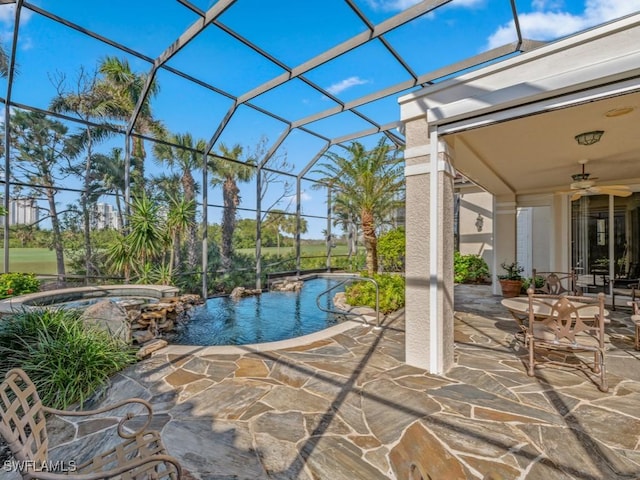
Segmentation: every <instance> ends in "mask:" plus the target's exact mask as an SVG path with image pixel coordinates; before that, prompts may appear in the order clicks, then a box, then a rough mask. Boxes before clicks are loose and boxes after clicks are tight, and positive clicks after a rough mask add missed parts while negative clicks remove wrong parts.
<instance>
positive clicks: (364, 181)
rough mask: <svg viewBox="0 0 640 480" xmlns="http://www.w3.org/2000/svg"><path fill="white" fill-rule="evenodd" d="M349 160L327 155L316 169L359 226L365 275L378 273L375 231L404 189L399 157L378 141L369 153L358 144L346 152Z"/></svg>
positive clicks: (352, 145) (386, 145)
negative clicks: (355, 215) (325, 161)
mask: <svg viewBox="0 0 640 480" xmlns="http://www.w3.org/2000/svg"><path fill="white" fill-rule="evenodd" d="M346 151H347V153H348V156H346V157H343V156H340V155H338V154H337V153H335V152H328V153H326V154H325V157H326V158H328V159H329V160H331V162H328V163H323V164H321V165H319V167H320V168H319V170H317V171H318V172H319V173H321V174H322V175H323V178H322V182H324V183H325V184H327V185H329V186H330V187H331V188H332V189H333V190H334V191H335V192H336V198H335V202H336V203H338V204H341V205H344V206H347V205H348V206H350V208H351V209H353V211H354V213H357V216H358V217H359V218H360V221H361V223H362V233H363V236H364V246H365V249H366V251H367V271H368V273H369V274H370V275H373V274H374V273H376V272H377V271H378V249H377V243H378V242H377V236H376V228H377V227H378V226H379V225H380V223H381V222H382V221H383V220H384V219H385V217H387V216H389V215H390V214H392V213H393V212H394V210H395V209H396V208H397V207H398V206H399V205H401V204H402V202H401V201H400V200H398V194H399V193H400V192H402V190H403V189H404V171H403V165H402V162H403V160H402V157H400V156H398V155H396V152H397V151H396V150H392V147H391V146H390V145H388V144H387V143H386V142H385V139H381V140H380V142H378V144H377V145H376V146H375V147H374V148H373V149H371V150H366V149H365V147H364V146H363V145H362V144H361V143H359V142H353V143H352V144H351V145H350V146H349V147H347V148H346Z"/></svg>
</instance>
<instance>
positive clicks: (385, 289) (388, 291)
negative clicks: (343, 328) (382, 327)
mask: <svg viewBox="0 0 640 480" xmlns="http://www.w3.org/2000/svg"><path fill="white" fill-rule="evenodd" d="M371 278H373V279H374V280H375V281H376V282H377V283H378V289H379V293H380V305H379V306H380V312H382V313H384V314H387V313H391V312H395V311H396V310H398V309H400V308H402V307H404V286H405V281H404V277H403V276H402V275H394V274H388V273H383V274H375V275H373V277H371ZM345 293H346V299H347V303H348V304H349V305H353V306H366V307H371V308H375V307H376V287H375V285H374V284H373V283H371V282H366V281H362V282H356V283H353V284H351V285H349V286H347V288H346V289H345Z"/></svg>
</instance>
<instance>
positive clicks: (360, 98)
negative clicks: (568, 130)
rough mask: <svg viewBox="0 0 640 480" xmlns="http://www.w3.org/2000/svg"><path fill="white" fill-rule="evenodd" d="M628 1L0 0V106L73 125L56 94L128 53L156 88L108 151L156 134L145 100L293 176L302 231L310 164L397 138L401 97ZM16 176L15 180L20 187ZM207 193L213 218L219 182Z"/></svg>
mask: <svg viewBox="0 0 640 480" xmlns="http://www.w3.org/2000/svg"><path fill="white" fill-rule="evenodd" d="M637 9H638V1H635V0H634V1H624V0H616V1H611V0H607V1H605V0H590V1H588V2H587V1H585V0H566V1H563V2H547V1H543V0H526V1H524V0H492V1H487V0H452V1H451V0H449V1H446V0H425V1H416V0H307V1H304V2H302V1H296V0H278V1H269V2H266V1H263V0H220V1H217V2H215V1H211V0H199V1H195V0H193V1H188V0H160V1H156V2H143V1H133V2H132V1H130V0H114V1H111V2H78V1H65V2H59V1H55V0H40V1H38V2H28V1H1V2H0V22H1V24H2V29H3V31H2V33H3V37H2V38H3V39H4V42H3V47H4V51H5V52H6V53H7V59H6V60H7V64H8V67H9V74H8V75H7V76H6V78H0V92H4V95H2V93H0V95H1V96H0V101H2V102H4V103H5V104H9V105H11V107H12V109H13V110H15V109H20V108H22V109H29V110H36V111H43V112H46V113H48V114H50V115H52V116H56V117H57V118H58V119H59V120H61V121H63V122H65V124H66V125H68V126H69V128H70V130H72V129H76V130H78V129H80V125H81V123H80V122H79V121H78V120H79V119H78V118H77V117H75V118H74V115H73V114H72V113H66V114H65V115H60V114H54V113H53V112H51V111H50V110H51V101H52V99H53V98H54V97H55V96H56V95H57V94H58V93H60V90H61V89H62V88H63V87H64V88H65V89H66V91H73V90H74V88H76V87H77V83H78V78H79V76H80V75H81V74H84V75H86V76H88V77H91V75H94V74H96V73H95V72H97V69H98V68H99V66H100V64H101V63H102V62H103V61H104V59H105V58H107V57H116V58H119V59H121V60H124V61H126V62H127V63H128V64H129V65H130V67H131V70H132V71H133V72H135V73H137V74H146V75H148V76H149V78H150V79H153V81H154V82H155V85H156V86H157V87H158V90H157V91H156V92H153V91H151V92H150V91H149V90H148V89H147V88H145V89H143V95H142V97H141V98H140V101H139V102H138V109H136V112H135V113H134V115H133V116H132V117H131V118H130V119H129V121H128V122H126V123H125V122H120V124H119V125H118V122H117V121H116V122H115V123H116V125H117V126H116V129H117V130H118V135H116V136H115V137H112V138H110V139H109V140H108V141H106V143H104V144H103V145H101V146H100V148H101V149H103V150H104V151H106V149H107V148H108V147H111V146H116V147H119V148H123V150H124V146H125V145H127V144H128V142H127V141H126V136H127V135H133V136H139V137H142V138H146V139H148V140H149V142H150V143H151V142H153V141H156V142H157V140H154V139H153V135H152V133H150V132H149V131H148V130H144V129H142V128H139V127H140V121H139V120H140V117H139V115H138V114H139V108H140V105H142V100H143V99H144V98H150V99H152V100H150V105H151V109H152V114H153V118H154V119H155V120H158V121H159V122H161V123H162V125H163V126H164V127H165V128H166V130H167V131H168V132H171V133H174V134H183V133H189V134H190V135H191V136H192V137H193V138H194V139H195V140H198V139H202V140H203V142H204V144H205V145H206V148H205V150H206V151H207V152H210V153H213V154H215V155H217V156H221V151H220V147H221V145H223V144H224V145H227V146H233V145H236V144H240V145H243V146H244V147H245V148H246V149H247V150H248V149H251V148H253V146H258V145H259V146H260V148H257V147H256V148H254V152H253V153H257V155H255V156H256V157H257V160H258V162H259V163H260V165H262V166H263V167H264V168H265V170H269V169H272V171H274V172H276V173H274V176H275V177H276V178H277V180H276V181H277V182H278V181H279V182H280V183H281V184H282V185H284V184H288V185H289V187H291V185H292V183H294V181H295V177H296V176H297V177H298V188H299V189H300V191H298V192H297V195H296V194H293V193H292V192H291V191H289V193H288V194H287V195H289V198H293V197H294V196H295V197H296V198H297V202H298V204H299V203H300V202H301V201H302V202H305V201H306V203H305V204H304V205H302V206H301V207H300V208H299V211H300V212H301V213H302V214H303V215H307V216H308V218H309V219H312V218H313V219H314V222H315V223H314V225H312V226H310V228H309V231H310V232H312V233H309V235H310V236H312V237H313V234H314V233H313V232H315V237H313V238H318V237H320V236H321V234H320V231H321V229H323V228H324V225H326V222H325V221H324V220H323V218H325V217H326V210H325V206H324V201H325V198H323V197H322V196H321V195H320V196H318V195H313V196H312V195H310V194H308V193H305V192H310V191H311V190H312V188H313V184H314V183H315V181H316V180H318V179H319V178H321V176H322V175H321V173H320V172H318V171H317V169H314V168H313V166H314V165H315V164H316V162H318V161H321V159H323V154H324V153H325V152H327V151H336V152H337V153H339V154H342V151H341V148H340V147H341V146H346V145H348V144H349V143H350V142H351V141H358V142H361V143H363V144H364V145H365V146H366V147H372V146H373V145H375V144H376V143H377V142H378V141H379V140H380V139H381V138H383V137H384V138H386V139H388V141H390V142H392V143H393V144H395V145H396V146H398V147H402V146H403V145H404V136H403V129H402V126H401V124H400V122H399V106H398V102H397V99H398V98H399V97H400V96H403V95H406V94H407V93H410V92H412V91H414V90H418V89H420V88H422V87H424V86H425V85H429V84H432V83H437V82H441V81H443V80H446V79H450V78H452V77H455V76H456V75H459V74H460V73H462V72H465V71H468V70H471V69H474V68H478V67H480V66H483V65H486V64H488V63H492V62H498V61H500V60H503V59H505V58H509V57H511V56H514V55H518V54H519V53H521V52H523V51H526V50H530V49H533V48H536V47H537V46H539V45H541V44H543V43H544V42H548V41H553V40H556V39H558V38H561V37H564V36H567V35H571V34H574V33H576V32H578V31H581V30H585V29H588V28H591V27H593V26H594V25H598V24H601V23H603V22H607V21H610V20H613V19H615V18H618V17H620V16H623V15H626V14H629V13H631V12H633V11H635V10H637ZM146 87H148V85H147V86H146ZM12 109H10V110H7V112H9V111H12ZM8 119H9V116H8V115H6V116H5V120H8ZM110 123H112V124H113V123H114V122H113V121H110ZM125 155H126V152H125ZM153 155H154V151H153V148H152V147H150V146H149V147H147V155H146V158H145V160H144V163H145V170H146V172H151V174H153V172H160V173H165V172H166V171H167V168H168V167H167V166H166V165H163V164H161V162H158V161H157V160H156V159H154V157H153ZM245 157H246V156H245ZM283 159H284V160H283ZM11 175H12V178H13V179H15V182H16V183H15V184H16V185H17V187H18V188H20V185H21V183H20V182H25V184H26V180H25V179H21V178H19V172H17V171H14V172H11ZM196 177H197V175H196ZM292 178H293V179H292ZM205 180H206V179H205V178H203V179H202V183H206V181H205ZM197 181H198V182H199V183H200V180H199V179H198V180H197ZM202 183H201V185H202ZM59 186H60V187H63V188H64V189H68V191H75V192H76V195H77V192H80V190H81V188H82V182H81V180H80V179H79V178H78V176H77V175H76V176H75V177H73V176H68V177H65V178H64V180H61V184H60V185H59ZM201 188H202V187H201ZM210 188H211V187H210V186H208V187H207V189H210ZM74 189H75V190H74ZM240 189H241V194H240V195H241V198H242V202H243V203H242V206H241V207H240V209H239V212H240V214H241V215H243V214H246V215H247V216H249V217H251V216H252V215H253V216H255V213H254V212H255V209H252V208H251V207H253V206H255V205H256V202H257V200H256V197H257V194H256V186H255V183H251V182H250V183H248V184H246V185H240ZM203 190H205V192H204V193H205V194H206V193H207V192H206V189H203ZM263 195H265V199H264V202H263V205H262V207H259V208H262V209H263V210H268V209H269V208H272V207H273V208H282V209H283V210H285V211H286V212H287V213H291V214H292V213H293V208H292V203H291V201H290V202H289V203H288V204H287V205H284V206H283V205H282V203H280V204H278V202H279V197H278V196H277V195H273V194H270V195H271V198H267V197H268V196H267V195H266V194H264V193H263ZM301 199H302V200H301ZM64 201H67V202H69V203H73V202H77V196H76V197H75V198H71V197H69V199H68V200H61V202H64ZM252 202H253V203H252ZM202 203H203V204H206V205H207V206H208V207H209V209H210V210H211V211H210V212H209V215H210V218H212V219H214V221H215V218H219V216H220V215H221V212H222V210H223V207H222V205H221V204H220V203H221V202H220V199H219V198H218V196H216V192H213V193H211V194H210V195H209V197H208V198H207V197H206V196H203V202H202Z"/></svg>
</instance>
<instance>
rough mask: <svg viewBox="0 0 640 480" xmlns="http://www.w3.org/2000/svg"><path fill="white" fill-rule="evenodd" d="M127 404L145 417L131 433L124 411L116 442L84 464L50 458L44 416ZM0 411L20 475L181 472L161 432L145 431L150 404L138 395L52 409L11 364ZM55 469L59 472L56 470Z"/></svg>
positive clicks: (47, 479) (173, 475)
mask: <svg viewBox="0 0 640 480" xmlns="http://www.w3.org/2000/svg"><path fill="white" fill-rule="evenodd" d="M128 404H132V405H136V404H137V405H142V406H143V407H144V408H145V409H146V410H147V412H146V417H147V418H146V421H145V422H144V425H143V426H142V427H141V428H139V429H137V430H134V431H130V432H127V431H125V424H126V422H127V421H128V420H131V419H132V418H134V415H133V414H132V413H128V414H127V415H126V416H125V417H124V418H122V419H121V420H120V422H119V423H118V427H117V431H118V435H119V436H120V437H121V438H122V442H121V443H120V444H118V445H116V446H115V447H113V448H111V449H109V450H107V451H105V452H102V453H100V454H98V455H95V456H94V457H93V458H92V459H90V460H88V461H86V462H83V463H82V464H77V465H76V464H70V465H67V466H64V465H60V464H59V462H52V461H50V460H49V458H48V449H49V437H48V435H47V426H46V418H47V415H49V414H55V415H64V416H84V415H94V414H100V413H104V412H108V411H111V410H113V409H116V408H119V407H122V406H123V405H128ZM0 413H1V414H2V419H1V420H0V434H1V435H2V437H3V438H4V439H5V441H6V442H7V444H8V445H9V448H10V449H11V453H12V454H13V457H14V459H15V461H16V462H15V466H16V468H17V469H18V470H19V472H20V474H21V475H22V478H23V479H24V480H30V479H41V480H58V479H63V478H64V479H70V478H71V479H73V478H79V479H82V480H94V479H95V480H97V479H103V478H121V479H126V480H142V479H145V480H146V479H161V478H162V479H171V480H177V479H179V478H180V477H181V475H182V470H181V467H180V464H179V463H178V461H177V460H176V459H175V458H174V457H171V456H170V455H167V453H166V451H165V448H164V446H163V445H162V441H161V439H160V434H159V433H158V432H155V431H150V430H149V431H147V430H146V427H147V426H148V425H149V422H150V421H151V416H152V410H151V405H149V403H147V402H146V401H144V400H142V399H139V398H132V399H129V400H124V401H121V402H118V403H116V404H114V405H112V406H109V407H105V408H101V409H97V410H91V411H86V412H82V411H64V410H56V409H53V408H48V407H45V406H43V405H42V401H41V400H40V397H39V395H38V392H37V391H36V387H35V385H34V384H33V382H32V381H31V380H30V379H29V377H28V376H27V374H26V373H25V372H24V371H22V370H20V369H13V370H9V371H8V372H7V373H6V375H5V380H4V382H2V384H1V385H0ZM56 469H58V470H60V471H57V472H56V471H54V470H56Z"/></svg>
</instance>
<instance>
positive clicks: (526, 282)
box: [520, 276, 544, 293]
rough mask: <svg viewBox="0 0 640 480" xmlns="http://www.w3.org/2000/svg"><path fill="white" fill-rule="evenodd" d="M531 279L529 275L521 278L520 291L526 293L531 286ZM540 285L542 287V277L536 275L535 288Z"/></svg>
mask: <svg viewBox="0 0 640 480" xmlns="http://www.w3.org/2000/svg"><path fill="white" fill-rule="evenodd" d="M532 281H533V279H532V278H531V277H527V278H523V279H522V288H521V289H520V291H521V292H522V293H527V290H528V289H529V287H530V286H531V282H532ZM542 287H544V278H542V277H538V276H536V283H535V288H542Z"/></svg>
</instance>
